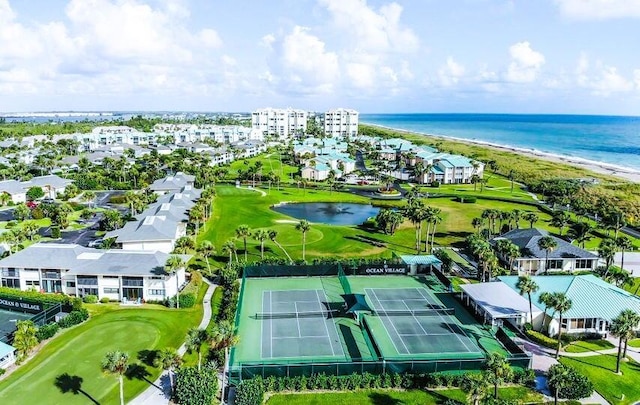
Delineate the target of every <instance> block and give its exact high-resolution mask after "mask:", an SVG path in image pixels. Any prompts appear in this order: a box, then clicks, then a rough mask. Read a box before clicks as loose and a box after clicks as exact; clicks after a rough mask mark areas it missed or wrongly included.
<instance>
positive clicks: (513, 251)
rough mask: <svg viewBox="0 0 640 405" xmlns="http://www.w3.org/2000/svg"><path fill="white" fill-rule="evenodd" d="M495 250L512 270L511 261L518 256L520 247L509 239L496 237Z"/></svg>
mask: <svg viewBox="0 0 640 405" xmlns="http://www.w3.org/2000/svg"><path fill="white" fill-rule="evenodd" d="M496 251H497V252H498V253H499V254H501V255H502V257H504V258H505V259H506V260H507V262H508V263H509V270H510V271H513V262H514V261H515V259H517V258H518V257H519V256H520V248H519V247H518V245H516V244H515V243H513V242H512V241H511V240H509V239H498V241H497V242H496Z"/></svg>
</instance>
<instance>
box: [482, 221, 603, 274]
mask: <svg viewBox="0 0 640 405" xmlns="http://www.w3.org/2000/svg"><path fill="white" fill-rule="evenodd" d="M545 236H550V235H549V232H547V231H545V230H542V229H537V228H526V229H514V230H511V231H509V232H507V233H505V234H503V235H500V236H498V237H496V238H493V239H492V240H491V243H492V244H495V243H497V241H498V240H500V239H508V240H510V241H511V242H513V243H514V244H515V245H516V246H518V248H519V249H520V256H519V257H517V258H516V259H515V261H514V265H513V268H514V271H517V272H518V274H521V275H534V274H541V273H545V272H558V271H563V272H573V271H585V270H586V271H593V270H595V269H596V267H597V265H598V256H597V255H595V254H593V253H591V252H588V251H586V250H584V249H581V248H579V247H577V246H575V245H572V244H571V243H569V242H567V241H565V240H563V239H560V238H556V237H555V236H551V238H553V240H554V241H555V242H556V245H557V246H556V247H555V248H554V249H552V250H549V251H548V252H547V251H545V250H543V249H541V248H540V246H539V245H538V243H539V241H540V239H542V238H543V237H545ZM502 259H503V260H504V261H508V260H506V258H502Z"/></svg>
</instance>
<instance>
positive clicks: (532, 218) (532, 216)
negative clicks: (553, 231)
mask: <svg viewBox="0 0 640 405" xmlns="http://www.w3.org/2000/svg"><path fill="white" fill-rule="evenodd" d="M522 219H524V220H525V221H527V222H529V228H533V225H534V224H535V223H536V222H538V220H539V219H540V217H538V214H536V213H535V212H531V211H527V212H526V213H525V214H524V215H523V216H522Z"/></svg>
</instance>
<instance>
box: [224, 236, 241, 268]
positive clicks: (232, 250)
mask: <svg viewBox="0 0 640 405" xmlns="http://www.w3.org/2000/svg"><path fill="white" fill-rule="evenodd" d="M236 250H237V249H236V244H235V242H234V240H233V239H229V240H227V241H226V242H225V243H224V244H223V245H222V252H224V253H228V254H229V266H231V263H233V255H234V254H236ZM237 261H238V256H237V254H236V262H237Z"/></svg>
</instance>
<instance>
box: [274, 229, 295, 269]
mask: <svg viewBox="0 0 640 405" xmlns="http://www.w3.org/2000/svg"><path fill="white" fill-rule="evenodd" d="M277 237H278V231H276V230H274V229H269V239H270V240H271V242H273V243H275V245H276V246H277V247H279V248H280V249H281V250H282V251H283V252H284V254H285V255H286V256H287V259H289V262H290V263H293V259H292V258H291V256H289V253H288V252H287V251H286V250H285V249H284V247H283V246H282V245H281V244H280V243H278V241H277V239H276V238H277Z"/></svg>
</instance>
